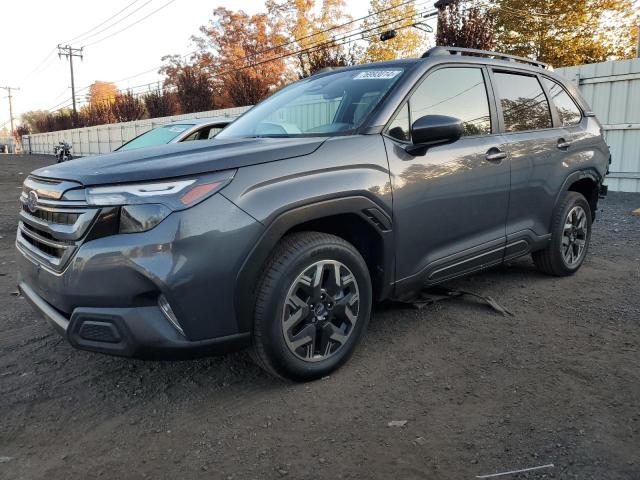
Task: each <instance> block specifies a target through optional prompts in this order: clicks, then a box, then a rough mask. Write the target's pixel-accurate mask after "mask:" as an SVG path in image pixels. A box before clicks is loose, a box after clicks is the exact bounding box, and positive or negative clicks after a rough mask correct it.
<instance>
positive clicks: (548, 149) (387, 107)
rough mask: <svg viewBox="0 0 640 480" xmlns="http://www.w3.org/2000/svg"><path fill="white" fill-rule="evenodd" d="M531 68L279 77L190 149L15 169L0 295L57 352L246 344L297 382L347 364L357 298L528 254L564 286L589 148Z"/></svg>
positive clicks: (398, 66)
mask: <svg viewBox="0 0 640 480" xmlns="http://www.w3.org/2000/svg"><path fill="white" fill-rule="evenodd" d="M545 67H546V66H545V65H544V64H540V63H538V62H533V61H531V60H528V59H524V58H518V57H513V56H508V55H502V54H498V53H495V52H484V51H475V50H465V49H453V48H442V47H436V48H434V49H431V50H429V51H428V52H426V53H425V54H424V55H423V56H422V58H419V59H407V60H397V61H390V62H384V63H375V64H368V65H359V66H354V67H348V68H340V69H337V70H330V71H323V72H320V73H318V74H316V75H314V76H312V77H310V78H306V79H304V80H300V81H299V82H296V83H294V84H292V85H290V86H288V87H286V88H284V89H282V90H281V91H279V92H278V93H276V94H274V95H273V96H271V97H270V98H268V99H267V100H265V101H263V102H262V103H260V104H259V105H257V106H255V107H254V108H253V109H251V110H250V111H248V112H247V113H245V114H244V115H243V116H242V117H240V118H239V119H238V120H236V121H235V122H234V123H233V124H231V125H229V126H228V127H227V128H225V129H224V130H223V131H222V132H221V133H220V134H219V135H218V136H217V137H216V138H215V139H213V140H211V141H207V142H190V143H183V144H173V145H166V146H160V147H153V148H148V149H141V150H132V151H126V152H118V153H113V154H109V155H104V156H100V157H90V158H85V159H82V160H79V161H74V162H69V163H65V164H60V165H54V166H50V167H45V168H41V169H39V170H36V171H35V172H33V173H32V174H31V175H30V176H29V177H28V178H27V179H26V180H25V182H24V188H23V192H22V195H21V202H22V210H21V212H20V224H19V227H18V234H17V248H18V251H19V255H18V268H19V288H20V291H21V292H22V294H23V295H24V297H25V298H27V299H28V300H29V301H30V303H31V304H33V306H34V307H35V308H36V310H38V311H39V312H40V313H41V314H42V315H43V316H44V317H46V318H47V319H48V320H49V321H50V322H51V323H52V324H53V325H54V326H55V327H56V328H57V330H58V331H59V332H60V333H61V334H62V335H64V336H65V337H66V338H67V340H68V341H69V342H70V343H71V344H72V345H73V346H75V347H77V348H81V349H85V350H92V351H96V352H102V353H108V354H114V355H123V356H131V357H139V358H167V357H169V358H176V357H185V356H189V357H192V356H196V355H206V354H211V353H219V352H224V351H229V350H235V349H240V348H244V347H251V352H252V354H253V356H254V358H255V359H256V361H257V362H258V363H259V364H260V365H261V366H262V367H264V368H265V369H266V370H267V371H269V372H271V373H273V374H275V375H279V376H282V377H287V378H290V379H294V380H309V379H313V378H318V377H322V376H324V375H327V374H328V373H329V372H331V371H332V370H334V369H335V368H337V367H338V366H339V365H341V364H342V363H343V362H345V361H346V360H347V358H348V357H349V356H350V355H351V354H352V352H353V351H354V349H355V347H356V344H357V343H358V342H359V341H360V339H361V338H362V336H363V334H364V332H365V330H366V328H367V323H368V322H369V317H370V315H371V307H372V304H373V303H374V302H378V301H380V300H383V299H398V298H407V297H410V296H411V295H412V294H413V293H415V292H417V291H419V290H420V289H422V288H424V287H426V286H429V285H434V284H438V283H441V282H444V281H447V280H449V279H452V278H455V277H459V276H461V275H466V274H469V273H472V272H476V271H478V270H482V269H485V268H489V267H492V266H495V265H499V264H501V263H503V262H506V261H509V260H512V259H514V258H516V257H520V256H522V255H527V254H530V253H531V254H532V256H533V259H534V262H535V264H536V266H537V267H538V268H539V269H540V270H542V271H543V272H545V273H548V274H552V275H570V274H573V273H574V272H576V270H578V268H580V265H581V264H582V262H583V261H584V258H585V255H586V253H587V248H588V245H589V237H590V234H591V224H592V222H593V220H594V218H595V211H596V206H597V202H598V198H599V195H600V194H604V193H605V190H606V189H605V187H603V186H602V181H603V178H604V176H605V174H606V173H607V168H608V163H609V159H610V156H609V151H608V148H607V145H606V144H605V142H604V139H603V136H602V130H601V126H600V124H599V123H598V121H597V120H596V118H595V116H594V114H593V112H591V110H590V108H589V106H588V105H587V104H586V103H585V101H584V100H583V99H582V97H581V96H580V95H579V93H578V92H577V91H576V89H575V88H574V86H573V85H571V84H570V83H568V82H567V81H566V80H564V79H562V78H560V77H558V76H556V75H554V74H553V73H552V72H551V70H550V69H547V68H545Z"/></svg>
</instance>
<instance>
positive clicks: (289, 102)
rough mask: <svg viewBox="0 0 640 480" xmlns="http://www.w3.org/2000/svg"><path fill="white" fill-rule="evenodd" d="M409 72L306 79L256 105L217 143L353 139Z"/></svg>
mask: <svg viewBox="0 0 640 480" xmlns="http://www.w3.org/2000/svg"><path fill="white" fill-rule="evenodd" d="M403 71H404V70H403V69H402V68H399V67H394V68H371V69H358V70H347V71H337V72H335V73H331V74H329V75H324V76H321V77H311V78H308V79H305V80H301V81H299V82H296V83H294V84H292V85H290V86H288V87H286V88H284V89H282V90H281V91H280V92H278V93H276V94H275V95H273V96H271V97H269V98H268V99H266V100H265V101H264V102H262V103H260V104H258V105H256V106H255V107H254V108H252V109H251V110H249V111H248V112H247V113H245V114H244V115H243V116H242V117H240V118H239V119H237V120H236V121H235V122H233V123H232V124H231V125H229V126H228V127H227V128H226V129H224V130H223V131H222V132H220V134H219V135H218V136H217V137H216V138H238V137H292V136H313V135H322V136H325V135H345V134H348V133H350V132H353V131H354V130H355V129H357V128H358V127H359V126H360V125H361V124H362V123H363V122H364V120H365V119H366V118H367V116H368V115H369V113H371V111H372V110H373V109H374V108H375V107H376V105H378V103H379V102H380V100H381V99H382V98H383V97H384V95H385V94H386V93H387V92H388V91H389V89H390V88H391V87H392V86H393V85H394V84H395V83H396V82H397V81H398V79H399V78H400V76H401V75H402V73H403Z"/></svg>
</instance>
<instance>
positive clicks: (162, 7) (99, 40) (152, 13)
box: [85, 0, 176, 47]
mask: <svg viewBox="0 0 640 480" xmlns="http://www.w3.org/2000/svg"><path fill="white" fill-rule="evenodd" d="M150 1H151V0H149V1H148V2H147V3H149V2H150ZM175 1H176V0H169V1H168V2H167V3H165V4H164V5H162V6H161V7H158V8H156V9H155V10H153V11H152V12H151V13H149V14H147V15H145V16H144V17H142V18H140V19H139V20H137V21H135V22H133V23H132V24H130V25H127V26H126V27H124V28H121V29H120V30H118V31H116V32H113V33H111V34H109V35H107V36H106V37H102V38H99V39H98V40H96V41H94V42H91V43H87V44H86V45H85V46H86V47H89V46H91V45H95V44H96V43H100V42H104V41H105V40H107V39H109V38H111V37H113V36H115V35H118V34H119V33H122V32H124V31H125V30H128V29H130V28H131V27H133V26H135V25H137V24H139V23H140V22H142V21H143V20H146V19H147V18H149V17H150V16H151V15H154V14H155V13H157V12H159V11H160V10H162V9H164V8H166V7H168V6H169V5H171V4H172V3H173V2H175ZM147 3H145V4H144V5H146V4H147ZM144 5H143V7H144Z"/></svg>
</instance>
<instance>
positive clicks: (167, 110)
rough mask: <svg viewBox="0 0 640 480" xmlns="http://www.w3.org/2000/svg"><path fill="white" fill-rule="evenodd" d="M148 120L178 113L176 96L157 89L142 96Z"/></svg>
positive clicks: (166, 90)
mask: <svg viewBox="0 0 640 480" xmlns="http://www.w3.org/2000/svg"><path fill="white" fill-rule="evenodd" d="M142 101H143V102H144V105H145V107H146V108H147V113H148V114H149V117H150V118H157V117H168V116H171V115H175V114H177V113H178V101H177V99H176V94H175V93H174V92H171V91H169V90H168V89H166V88H165V89H162V90H161V89H159V88H158V89H157V90H154V91H151V92H149V93H146V94H144V95H143V96H142Z"/></svg>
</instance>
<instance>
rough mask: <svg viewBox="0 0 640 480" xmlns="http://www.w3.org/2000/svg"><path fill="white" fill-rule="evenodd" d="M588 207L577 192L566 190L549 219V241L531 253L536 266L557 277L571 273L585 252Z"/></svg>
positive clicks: (589, 209)
mask: <svg viewBox="0 0 640 480" xmlns="http://www.w3.org/2000/svg"><path fill="white" fill-rule="evenodd" d="M591 218H592V217H591V207H590V206H589V202H587V199H586V198H585V197H584V196H583V195H582V194H580V193H578V192H567V194H566V195H565V197H564V198H563V199H562V201H561V202H560V203H559V204H558V205H557V207H556V209H555V211H554V214H553V220H552V223H551V241H550V242H549V244H548V245H547V247H546V248H545V249H544V250H539V251H537V252H533V253H532V255H531V256H532V257H533V262H534V263H535V265H536V267H537V268H538V270H540V271H541V272H543V273H546V274H548V275H555V276H558V277H562V276H567V275H573V274H574V273H576V272H577V271H578V269H579V268H580V266H581V265H582V263H583V262H584V259H585V257H586V255H587V250H588V248H589V240H590V239H591Z"/></svg>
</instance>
